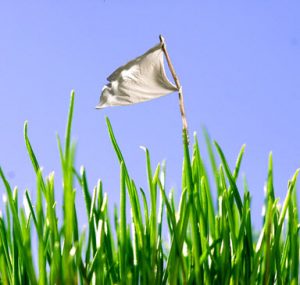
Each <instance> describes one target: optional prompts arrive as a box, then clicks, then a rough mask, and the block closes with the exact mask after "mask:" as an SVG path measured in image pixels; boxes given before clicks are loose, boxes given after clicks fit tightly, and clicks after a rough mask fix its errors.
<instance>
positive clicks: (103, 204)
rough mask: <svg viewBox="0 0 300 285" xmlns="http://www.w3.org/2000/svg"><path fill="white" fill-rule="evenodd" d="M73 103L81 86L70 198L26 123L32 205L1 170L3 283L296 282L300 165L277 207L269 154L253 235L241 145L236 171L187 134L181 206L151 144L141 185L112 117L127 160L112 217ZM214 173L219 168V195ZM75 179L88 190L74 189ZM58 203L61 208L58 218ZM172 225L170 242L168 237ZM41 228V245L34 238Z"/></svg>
mask: <svg viewBox="0 0 300 285" xmlns="http://www.w3.org/2000/svg"><path fill="white" fill-rule="evenodd" d="M73 108H74V93H72V95H71V103H70V109H69V116H68V123H67V129H66V135H65V142H64V148H63V147H62V143H61V141H60V139H59V138H58V148H59V155H60V159H61V167H62V177H63V191H62V192H56V193H63V205H58V204H57V203H56V199H55V191H54V175H53V174H50V175H49V176H48V177H43V175H42V172H41V169H40V166H39V163H38V160H37V157H36V155H35V153H34V151H33V149H32V146H31V143H30V141H29V138H28V132H27V127H28V126H27V123H25V126H24V138H25V143H26V147H27V150H28V154H29V157H30V159H31V161H32V165H33V169H34V171H35V173H36V185H37V187H36V192H35V193H36V194H35V200H36V203H35V204H33V202H32V200H31V198H30V195H29V193H28V192H26V193H25V205H26V207H25V208H24V207H21V206H20V205H18V190H17V189H12V188H11V186H10V184H9V182H8V180H7V179H6V177H5V175H4V172H3V170H2V169H1V168H0V176H1V178H2V181H3V185H4V188H5V190H6V196H7V201H6V202H5V203H4V208H3V209H2V211H1V217H0V283H1V284H77V283H79V284H295V285H296V284H299V283H298V282H299V279H298V278H299V217H298V212H299V210H298V209H299V208H298V206H297V197H296V179H297V175H298V170H297V171H296V173H295V174H294V176H293V177H292V178H291V180H290V181H289V182H288V188H287V194H286V197H285V199H284V201H283V202H282V206H281V207H279V200H278V199H276V198H275V193H274V188H273V166H272V155H270V157H269V168H268V179H267V183H266V199H265V205H264V207H265V214H264V217H263V226H262V228H261V230H260V232H259V233H258V235H259V238H258V239H255V238H254V232H253V227H252V223H251V211H252V212H254V211H258V209H252V210H251V208H250V202H251V201H250V199H251V198H250V193H249V192H248V188H247V184H246V182H245V183H244V187H243V189H238V186H237V184H236V181H237V178H238V175H239V170H240V165H241V161H242V158H243V154H244V149H245V148H244V146H242V148H241V151H240V153H239V154H238V157H237V161H236V165H235V168H234V169H230V168H229V165H228V163H227V161H226V158H225V156H224V154H223V152H222V149H221V147H220V146H219V145H218V144H217V143H216V142H214V143H212V142H211V141H210V139H209V137H208V136H207V135H205V136H206V142H207V150H208V154H209V157H210V164H211V171H208V170H207V169H206V167H205V166H204V163H203V160H202V156H201V153H200V150H199V146H198V141H197V137H196V136H195V137H194V143H193V146H192V147H191V148H190V147H189V145H188V138H187V134H186V133H185V132H183V150H184V158H183V169H182V189H181V196H180V203H179V205H176V203H175V200H174V197H173V195H172V192H169V191H168V190H167V189H165V183H164V180H165V179H164V177H165V167H164V166H163V165H160V164H159V165H157V167H156V168H155V169H152V167H151V160H150V154H149V151H148V150H147V149H145V156H146V170H147V174H148V175H147V176H148V177H147V179H148V189H147V190H143V189H140V188H138V187H137V185H136V184H135V182H134V181H133V180H132V178H131V176H130V173H129V171H128V169H127V167H126V163H125V161H124V158H123V155H122V152H121V150H120V148H119V146H118V143H117V141H116V138H115V135H114V132H113V129H112V126H111V123H110V121H109V119H107V127H108V132H109V136H110V139H111V142H112V146H113V148H114V150H115V152H116V155H117V158H118V160H119V164H120V203H119V208H115V212H114V219H113V220H111V219H110V215H109V210H108V204H109V203H108V198H109V197H108V196H107V194H106V193H105V192H104V190H103V188H102V183H101V181H99V182H98V184H97V185H96V186H95V188H94V189H93V190H91V189H88V186H87V185H88V183H87V178H86V172H85V169H84V168H81V169H80V170H79V171H77V170H76V169H75V167H74V156H75V147H74V144H72V142H71V126H72V116H73ZM215 153H216V154H217V155H215ZM208 172H211V173H213V178H214V179H213V180H214V182H215V184H216V185H215V188H216V189H217V193H215V195H212V187H211V186H210V183H209V177H208ZM76 180H77V181H78V182H79V183H78V184H79V187H80V188H81V189H76V190H75V181H76ZM146 191H148V194H147V193H146ZM241 193H243V195H242V194H241ZM75 195H81V196H82V197H83V198H84V201H85V206H86V216H87V221H88V226H87V229H86V231H84V232H80V231H79V228H78V222H77V218H78V213H77V208H76V205H75ZM213 196H216V197H217V198H216V199H215V200H214V199H213V198H212V197H213ZM147 197H149V199H147ZM128 206H129V208H130V209H131V211H130V212H128V211H126V208H128ZM58 207H62V208H63V215H62V217H61V218H62V220H61V221H59V218H60V217H58V214H57V211H58V210H57V208H58ZM80 214H81V215H82V213H80ZM166 232H167V233H168V235H169V237H170V238H169V240H168V239H164V238H163V237H164V233H166ZM34 234H35V235H37V240H38V244H37V245H36V244H34V243H33V242H32V237H33V235H34ZM256 235H257V233H256ZM35 255H37V256H35ZM35 260H37V261H38V262H37V264H38V266H37V267H36V266H35V265H34V264H35V263H34V261H35Z"/></svg>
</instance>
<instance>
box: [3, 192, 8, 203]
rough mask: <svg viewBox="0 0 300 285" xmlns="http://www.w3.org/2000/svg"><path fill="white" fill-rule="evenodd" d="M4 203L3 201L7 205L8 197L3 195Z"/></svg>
mask: <svg viewBox="0 0 300 285" xmlns="http://www.w3.org/2000/svg"><path fill="white" fill-rule="evenodd" d="M2 201H3V203H4V204H6V203H7V196H6V194H3V195H2Z"/></svg>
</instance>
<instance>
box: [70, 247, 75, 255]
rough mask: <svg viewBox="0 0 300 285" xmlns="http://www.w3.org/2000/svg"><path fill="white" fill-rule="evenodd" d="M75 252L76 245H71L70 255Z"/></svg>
mask: <svg viewBox="0 0 300 285" xmlns="http://www.w3.org/2000/svg"><path fill="white" fill-rule="evenodd" d="M75 254H76V247H75V246H73V247H72V248H71V250H70V255H71V256H74V255H75Z"/></svg>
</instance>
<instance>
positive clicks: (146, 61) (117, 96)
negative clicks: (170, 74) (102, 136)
mask: <svg viewBox="0 0 300 285" xmlns="http://www.w3.org/2000/svg"><path fill="white" fill-rule="evenodd" d="M107 80H108V81H109V83H108V84H107V85H105V86H104V87H103V89H102V94H101V96H100V102H99V104H98V105H97V106H96V108H97V109H101V108H105V107H108V106H124V105H130V104H135V103H140V102H144V101H148V100H152V99H155V98H158V97H161V96H164V95H167V94H169V93H172V92H174V91H176V90H178V89H177V87H176V86H175V85H174V84H173V83H171V82H170V81H169V80H168V78H167V76H166V72H165V69H164V59H163V50H162V43H160V44H158V45H156V46H154V47H153V48H151V49H150V50H148V51H147V52H146V53H145V54H143V55H141V56H139V57H137V58H136V59H134V60H132V61H129V62H128V63H127V64H125V65H123V66H121V67H119V68H118V69H117V70H116V71H115V72H114V73H112V74H111V75H110V76H109V77H108V78H107Z"/></svg>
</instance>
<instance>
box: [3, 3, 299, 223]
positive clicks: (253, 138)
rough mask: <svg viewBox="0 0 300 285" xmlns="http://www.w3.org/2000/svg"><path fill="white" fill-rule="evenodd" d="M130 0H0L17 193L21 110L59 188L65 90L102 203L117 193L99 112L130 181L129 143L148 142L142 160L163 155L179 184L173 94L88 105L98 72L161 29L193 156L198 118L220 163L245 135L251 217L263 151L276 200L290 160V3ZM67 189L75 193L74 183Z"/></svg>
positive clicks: (172, 181)
mask: <svg viewBox="0 0 300 285" xmlns="http://www.w3.org/2000/svg"><path fill="white" fill-rule="evenodd" d="M141 2H142V1H112V0H106V1H94V0H93V1H85V2H81V1H76V2H74V1H64V3H60V2H59V1H48V2H43V3H41V2H40V3H38V2H36V1H26V2H24V1H19V2H18V1H14V2H10V3H8V2H7V3H6V2H2V3H1V4H0V98H1V104H0V131H1V140H0V165H1V167H2V168H3V169H4V171H5V173H6V174H7V176H8V179H9V181H10V182H11V184H12V185H18V186H19V188H20V193H22V194H23V192H24V189H25V188H27V187H28V188H29V189H30V192H31V193H32V194H34V193H35V176H34V171H33V169H32V167H31V164H30V160H29V157H28V156H27V153H26V148H25V144H24V140H23V124H24V121H25V120H28V122H29V136H30V139H31V142H32V145H33V147H34V150H35V152H36V154H37V157H38V159H39V161H40V163H41V165H42V166H43V167H44V174H45V175H46V174H48V173H49V172H50V171H52V170H54V171H55V173H56V180H57V181H56V182H57V185H58V189H57V192H56V193H57V198H60V197H61V193H60V192H59V191H60V188H59V186H60V183H61V180H60V175H59V173H60V163H59V155H58V151H57V144H56V138H55V134H56V133H58V134H59V135H60V136H61V137H63V136H64V128H65V124H66V118H67V110H68V103H69V95H70V91H71V90H72V89H74V90H75V93H76V97H75V111H74V125H73V137H74V139H75V140H76V141H77V156H76V164H77V165H78V168H79V166H80V165H84V166H85V167H86V168H87V174H88V178H89V182H90V185H89V186H90V188H91V189H92V187H93V186H94V185H95V184H96V182H97V179H98V178H101V179H102V180H103V183H104V190H105V191H106V192H108V197H109V201H110V202H109V203H110V208H111V209H112V204H113V203H115V202H117V201H118V199H119V188H118V187H119V166H118V162H117V159H116V156H115V154H114V152H113V148H112V146H111V143H110V141H109V137H108V133H107V129H106V126H105V116H108V117H109V118H110V120H111V123H112V125H113V128H114V131H115V135H116V137H117V140H118V142H119V144H120V147H121V149H122V151H123V154H124V157H125V160H126V162H127V164H128V168H129V171H130V174H131V175H132V176H133V178H134V179H136V181H137V183H138V184H139V185H140V186H142V187H144V188H146V169H145V155H144V152H143V151H142V150H141V149H140V148H139V146H141V145H143V146H146V147H147V148H148V149H149V150H150V153H151V157H152V165H153V167H154V166H156V164H157V163H158V162H161V161H162V160H164V159H165V160H166V165H167V185H168V189H170V188H171V187H174V189H175V192H179V191H180V183H181V182H180V174H181V163H182V157H183V150H182V145H181V118H180V113H179V107H178V96H177V94H176V93H174V94H172V95H168V96H166V97H164V98H160V99H157V100H154V101H151V102H147V103H142V104H138V105H133V106H128V107H115V108H107V109H105V110H102V111H97V110H95V106H96V104H97V103H98V100H99V95H100V92H101V89H102V86H103V85H104V84H106V77H107V76H108V75H109V74H111V72H112V71H114V70H115V69H116V68H117V67H119V66H120V65H123V64H124V63H126V62H127V61H128V60H131V59H133V58H134V57H136V56H138V55H141V54H142V53H144V52H145V51H146V50H148V49H149V48H150V47H152V46H153V45H155V44H156V43H158V35H159V34H163V35H164V37H165V39H166V42H167V47H168V51H169V53H170V56H171V58H172V61H173V64H174V67H175V69H176V72H177V74H178V76H179V78H180V80H181V83H182V86H183V91H184V96H185V97H184V98H185V106H186V113H187V119H188V123H189V131H190V135H191V136H192V134H193V132H194V131H196V132H197V133H198V137H199V140H200V146H201V149H202V153H204V157H205V158H206V157H207V155H206V150H205V145H204V140H203V136H202V127H203V126H205V127H206V128H207V130H208V132H209V133H210V135H211V137H212V138H213V139H215V140H216V141H218V143H219V144H220V145H221V147H222V148H223V151H224V153H225V155H226V157H227V158H228V161H229V163H230V165H231V167H233V166H234V162H235V159H236V156H237V154H238V151H239V149H240V147H241V146H242V144H244V143H245V144H246V151H245V157H244V160H243V163H242V168H241V170H242V173H245V174H246V178H247V181H248V184H249V188H250V189H249V190H250V193H251V195H252V206H253V208H254V209H256V211H254V212H253V213H254V224H255V225H257V226H259V225H260V221H261V207H262V204H263V197H264V194H263V187H264V183H265V180H266V177H267V165H268V154H269V151H273V156H274V178H275V192H276V196H279V197H281V199H283V198H284V196H285V193H286V189H287V187H286V186H287V181H288V179H289V178H290V177H291V176H292V175H293V173H294V172H295V170H296V169H297V168H299V167H300V132H299V128H300V124H299V107H300V80H299V77H300V17H299V11H300V2H299V1H289V2H285V3H284V2H282V1H251V3H245V2H239V1H226V3H224V2H221V1H206V2H204V1H180V3H179V1H174V0H173V1H147V2H146V1H145V2H144V3H141ZM208 2H209V3H208ZM206 161H207V160H206ZM3 192H4V188H3V185H2V184H0V193H3ZM77 197H78V199H82V195H81V193H80V192H79V193H78V194H77ZM1 203H2V202H1ZM0 205H2V204H0ZM80 207H81V206H80ZM0 208H2V206H0Z"/></svg>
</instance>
